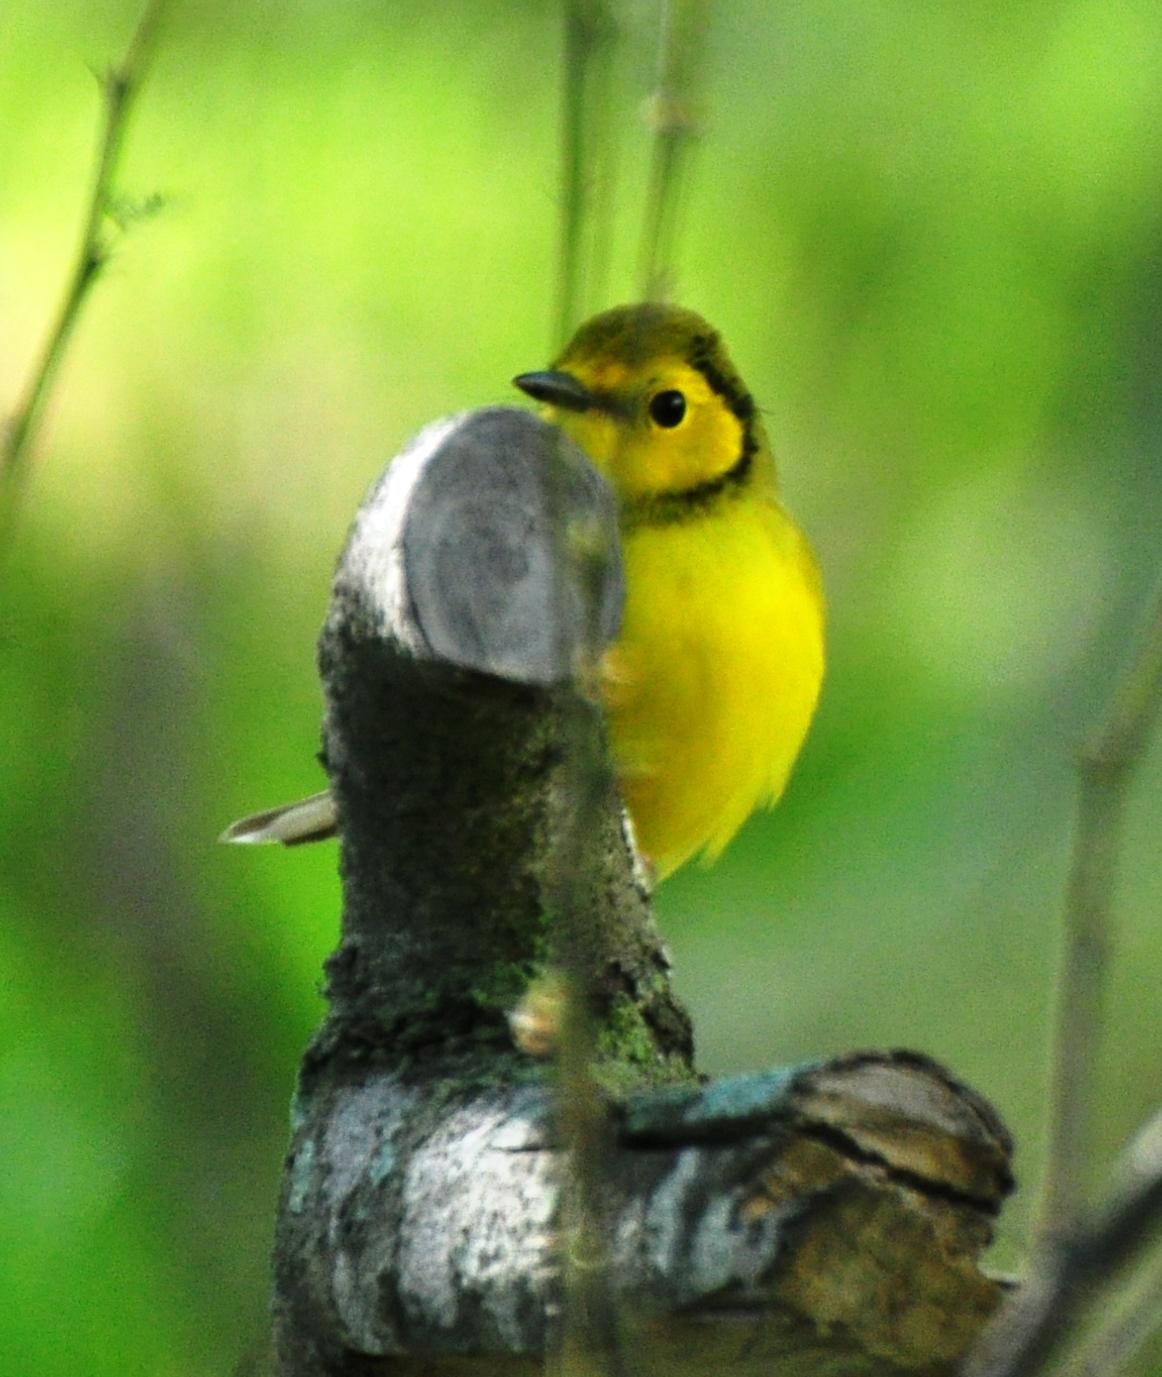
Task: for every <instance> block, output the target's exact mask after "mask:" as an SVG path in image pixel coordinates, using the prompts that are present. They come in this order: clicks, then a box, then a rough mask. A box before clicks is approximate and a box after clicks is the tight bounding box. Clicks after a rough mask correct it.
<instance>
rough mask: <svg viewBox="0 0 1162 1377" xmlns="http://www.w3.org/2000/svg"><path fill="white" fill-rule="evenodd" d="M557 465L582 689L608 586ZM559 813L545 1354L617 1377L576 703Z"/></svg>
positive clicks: (555, 496)
mask: <svg viewBox="0 0 1162 1377" xmlns="http://www.w3.org/2000/svg"><path fill="white" fill-rule="evenodd" d="M564 472H565V470H564V466H563V465H561V464H554V465H551V466H550V468H549V482H548V485H547V488H546V496H547V499H548V509H549V512H550V514H551V530H552V532H553V544H554V547H555V548H554V554H555V567H556V568H557V569H558V570H559V571H562V572H561V573H560V574H559V575H558V577H557V578H556V580H555V582H554V591H555V594H556V596H555V599H554V602H555V608H554V611H555V619H556V622H557V625H558V626H559V628H560V632H561V635H562V636H564V634H565V629H566V628H567V626H568V625H569V615H568V602H567V598H568V591H569V590H568V585H567V583H566V580H565V577H564V572H563V571H565V570H567V569H569V568H575V567H577V565H578V564H580V567H581V570H582V577H581V585H582V588H581V591H582V597H583V616H584V628H583V634H582V637H581V647H582V649H581V655H582V663H581V664H580V665H578V666H577V669H578V671H579V672H580V675H581V678H582V682H586V681H590V682H592V681H593V680H595V678H596V675H597V672H598V663H599V660H600V656H601V654H602V652H603V650H604V649H605V639H606V638H605V637H604V636H603V635H602V630H601V616H600V590H601V588H602V586H603V585H604V584H605V583H606V582H607V581H608V576H609V570H608V566H607V557H606V552H605V550H604V549H603V547H602V545H601V543H600V542H599V541H596V540H595V539H593V536H594V535H595V534H596V533H595V532H594V533H589V532H586V531H584V530H581V529H570V524H569V522H568V520H567V517H566V506H565V500H564V499H565V493H564V489H563V479H564ZM559 742H560V750H561V756H562V766H561V779H562V788H561V796H562V816H561V820H560V830H559V833H558V835H557V837H556V839H555V843H554V845H553V847H552V850H551V853H550V857H549V867H548V874H547V877H546V898H547V902H548V905H549V910H550V912H551V913H552V915H553V919H554V938H553V959H554V962H555V963H556V966H557V971H558V975H559V979H560V991H561V994H562V1000H561V1026H560V1028H559V1029H558V1030H557V1044H556V1052H557V1076H558V1085H557V1102H558V1104H557V1108H558V1114H559V1116H560V1124H561V1130H562V1135H563V1139H564V1142H565V1143H566V1144H567V1145H568V1148H569V1180H568V1188H567V1190H566V1192H565V1194H564V1201H563V1228H562V1238H563V1240H564V1254H563V1257H562V1264H563V1265H562V1276H563V1281H564V1300H565V1309H564V1316H563V1324H562V1331H561V1342H560V1346H559V1349H558V1352H557V1354H556V1355H555V1360H556V1362H555V1370H556V1373H557V1374H558V1377H572V1375H573V1374H577V1377H581V1374H584V1377H598V1374H601V1373H605V1374H608V1377H623V1374H624V1373H625V1372H626V1371H627V1369H626V1367H625V1365H624V1362H623V1358H622V1353H621V1342H620V1337H619V1332H620V1319H619V1315H618V1307H617V1301H616V1298H615V1295H614V1286H613V1281H612V1250H613V1230H612V1221H611V1217H610V1202H609V1199H608V1194H607V1190H606V1183H607V1182H608V1181H609V1179H610V1166H609V1163H610V1160H611V1158H612V1153H613V1149H614V1133H613V1124H612V1122H611V1119H610V1115H609V1112H608V1108H607V1105H606V1102H605V1098H604V1096H603V1095H602V1093H601V1089H600V1087H599V1085H598V1082H597V1078H596V1076H595V1074H594V1066H595V1064H596V1062H597V1060H598V1054H599V1048H598V1042H597V1025H596V1022H595V1019H594V1004H595V1000H596V997H597V993H598V992H597V991H596V990H595V989H594V975H593V969H594V965H593V951H592V947H593V937H594V935H593V932H592V929H591V927H590V926H589V925H588V924H587V922H586V919H585V913H584V905H583V892H584V886H583V884H582V877H583V874H584V867H585V864H586V838H587V837H590V836H592V835H593V834H594V832H595V831H596V830H597V828H598V825H599V822H600V818H601V814H602V810H603V808H605V807H608V799H609V794H610V787H611V781H610V765H609V758H608V751H607V748H606V742H605V733H604V726H603V718H602V715H601V712H600V710H599V708H598V706H597V704H596V703H592V702H588V701H586V700H585V699H583V698H581V697H580V696H578V695H573V696H572V697H571V698H570V699H569V700H567V702H566V704H565V706H564V709H563V711H562V714H561V718H560V725H559Z"/></svg>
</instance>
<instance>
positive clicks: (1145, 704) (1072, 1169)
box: [1035, 589, 1162, 1251]
mask: <svg viewBox="0 0 1162 1377" xmlns="http://www.w3.org/2000/svg"><path fill="white" fill-rule="evenodd" d="M1160 707H1162V589H1159V592H1158V593H1157V594H1156V596H1155V600H1154V606H1153V609H1152V612H1151V615H1150V618H1149V621H1148V623H1147V627H1146V631H1145V636H1144V638H1143V640H1142V643H1141V645H1140V648H1139V650H1138V653H1137V655H1136V656H1135V657H1134V659H1133V661H1132V662H1131V663H1130V664H1129V665H1128V666H1127V668H1126V670H1125V671H1124V673H1123V675H1122V678H1121V679H1120V680H1119V682H1118V683H1117V685H1116V686H1115V689H1114V692H1113V694H1112V695H1111V698H1110V701H1109V706H1108V707H1107V709H1106V713H1105V716H1104V718H1103V720H1102V721H1101V722H1100V723H1099V725H1098V727H1097V730H1096V731H1095V732H1094V733H1093V735H1092V736H1091V737H1090V739H1089V740H1088V741H1087V742H1086V744H1085V746H1084V748H1083V750H1082V753H1081V759H1080V790H1079V798H1078V819H1077V829H1076V834H1075V837H1074V843H1073V856H1072V861H1071V865H1070V875H1069V881H1068V886H1067V890H1066V898H1065V920H1064V929H1065V930H1064V952H1063V958H1062V972H1061V979H1060V983H1059V987H1058V988H1059V994H1058V1009H1057V1030H1056V1036H1055V1038H1054V1054H1055V1064H1054V1068H1053V1089H1052V1103H1051V1106H1050V1135H1049V1143H1050V1146H1049V1160H1048V1164H1047V1167H1046V1179H1045V1185H1044V1188H1043V1193H1042V1197H1041V1207H1040V1215H1039V1219H1038V1225H1037V1229H1036V1234H1035V1237H1036V1244H1035V1251H1040V1250H1043V1249H1046V1248H1052V1247H1053V1246H1055V1244H1056V1243H1058V1242H1060V1241H1061V1240H1063V1239H1065V1238H1066V1237H1068V1235H1069V1234H1070V1233H1071V1232H1072V1230H1073V1227H1074V1225H1075V1223H1076V1220H1077V1218H1078V1217H1079V1215H1080V1213H1081V1210H1082V1208H1083V1202H1084V1196H1085V1181H1084V1174H1085V1167H1086V1164H1087V1162H1089V1160H1090V1159H1091V1155H1092V1141H1093V1135H1092V1127H1091V1119H1092V1112H1093V1110H1092V1106H1093V1078H1094V1066H1095V1063H1096V1060H1097V1058H1096V1051H1097V1046H1098V1042H1099V1035H1100V1024H1101V1017H1102V1006H1103V994H1104V988H1105V972H1106V966H1107V963H1108V949H1109V941H1110V937H1109V927H1110V912H1111V908H1112V900H1113V890H1114V885H1115V881H1116V877H1117V861H1118V854H1119V851H1120V848H1121V842H1122V824H1123V818H1124V814H1125V805H1126V799H1127V796H1128V790H1129V784H1130V780H1131V777H1132V775H1133V772H1134V768H1135V766H1136V765H1137V764H1138V762H1139V760H1140V759H1141V757H1142V753H1143V751H1144V749H1145V746H1146V743H1147V740H1148V739H1149V736H1150V733H1151V731H1152V730H1153V727H1154V723H1155V721H1156V720H1157V717H1158V712H1159V708H1160Z"/></svg>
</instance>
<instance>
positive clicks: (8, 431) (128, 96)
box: [0, 0, 165, 550]
mask: <svg viewBox="0 0 1162 1377" xmlns="http://www.w3.org/2000/svg"><path fill="white" fill-rule="evenodd" d="M164 5H165V0H146V3H145V6H144V8H143V9H142V11H141V15H140V18H139V19H138V21H137V26H136V28H135V29H134V31H133V36H132V37H131V38H130V40H129V46H128V47H127V48H126V50H125V53H124V56H123V57H122V59H121V61H120V62H119V63H118V64H117V65H116V66H114V67H111V68H110V69H109V71H108V72H106V73H105V75H104V76H103V77H102V79H101V93H102V99H103V102H104V113H103V116H102V120H101V128H100V133H99V136H98V140H97V152H96V158H95V160H94V165H93V181H92V189H91V191H90V193H89V200H88V203H87V206H86V210H85V218H84V221H83V224H82V227H81V238H80V244H79V246H78V250H77V256H76V259H75V261H74V263H73V268H72V272H71V273H70V275H69V278H68V281H67V282H66V285H65V289H64V293H63V295H62V298H61V302H60V305H59V306H58V308H57V312H56V316H55V319H54V320H53V322H52V325H51V327H50V328H49V331H48V334H47V336H46V338H45V341H44V344H43V346H42V348H41V351H40V354H39V356H38V358H37V360H36V362H35V363H34V365H33V367H32V371H31V373H30V374H29V377H28V380H27V383H26V384H25V388H24V392H23V394H22V396H21V398H20V400H19V401H18V402H17V404H16V406H15V408H14V410H13V411H12V413H11V415H10V416H9V417H8V419H7V421H6V422H5V424H4V426H3V433H2V434H0V550H3V549H5V548H6V547H7V545H8V543H9V538H10V536H11V531H12V527H13V523H14V521H15V519H16V514H17V510H18V507H19V503H20V495H21V492H22V489H23V485H24V480H25V477H26V474H27V470H28V461H29V454H30V452H31V447H32V442H33V440H34V439H35V437H36V430H37V426H38V424H39V421H40V418H41V416H42V414H43V412H44V407H45V403H46V401H47V398H48V395H49V391H50V389H51V387H52V383H53V379H54V377H55V376H56V373H57V369H58V368H59V366H60V362H61V359H62V358H63V356H64V352H65V349H66V348H67V347H68V343H69V340H70V338H71V337H72V333H73V330H74V328H75V326H76V323H77V319H78V317H79V316H80V313H81V308H82V307H83V305H84V303H85V300H86V298H87V296H88V294H89V290H90V288H91V287H92V286H93V283H94V282H95V281H96V279H97V277H98V276H99V274H100V272H101V269H102V268H103V267H104V266H105V263H106V262H107V261H108V258H109V245H108V243H107V242H106V240H105V237H104V225H105V218H106V216H107V215H108V214H109V211H110V206H111V201H112V195H113V181H114V178H115V176H116V172H117V165H118V161H119V158H120V155H121V149H122V145H123V143H124V139H125V131H126V128H127V125H128V121H129V114H130V111H131V109H132V107H133V102H134V99H135V97H136V95H137V92H138V91H139V90H140V88H141V83H142V79H143V77H144V74H145V68H146V64H147V62H148V59H149V55H150V53H151V51H152V47H153V39H154V34H155V32H156V29H157V23H158V19H159V17H160V15H161V11H162V9H163V8H164Z"/></svg>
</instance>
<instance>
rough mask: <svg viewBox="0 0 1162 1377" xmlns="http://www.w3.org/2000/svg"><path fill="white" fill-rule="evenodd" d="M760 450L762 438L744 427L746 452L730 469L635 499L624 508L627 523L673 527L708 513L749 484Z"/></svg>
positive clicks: (744, 447) (624, 521)
mask: <svg viewBox="0 0 1162 1377" xmlns="http://www.w3.org/2000/svg"><path fill="white" fill-rule="evenodd" d="M757 453H758V441H757V440H756V439H755V437H754V435H753V434H752V433H751V431H750V430H749V428H744V430H743V441H742V452H741V453H740V454H739V456H738V458H737V459H736V460H735V461H734V463H733V464H732V465H731V466H730V468H728V469H726V470H725V471H724V472H722V473H720V474H717V475H716V476H715V477H714V478H708V479H707V480H706V482H705V483H699V484H697V485H696V486H695V487H693V488H682V489H679V490H678V491H676V492H658V493H650V494H649V495H647V496H645V497H637V498H634V499H633V501H631V502H628V503H626V505H625V506H624V507H623V508H622V518H621V519H622V523H623V525H626V526H631V527H632V526H669V525H672V524H673V523H674V522H677V521H689V520H691V519H692V518H694V517H698V516H702V515H704V514H705V513H706V512H708V511H710V510H711V509H712V508H713V507H714V506H715V505H716V504H717V503H718V502H719V501H720V500H722V499H724V498H726V497H728V496H729V495H730V494H731V493H737V492H741V491H742V490H743V488H745V487H746V484H747V480H748V479H749V477H750V475H751V471H752V470H753V468H754V458H755V455H756V454H757Z"/></svg>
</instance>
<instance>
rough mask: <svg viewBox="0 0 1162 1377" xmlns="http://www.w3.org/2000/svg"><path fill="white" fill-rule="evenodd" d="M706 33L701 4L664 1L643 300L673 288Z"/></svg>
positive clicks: (643, 247)
mask: <svg viewBox="0 0 1162 1377" xmlns="http://www.w3.org/2000/svg"><path fill="white" fill-rule="evenodd" d="M706 29H707V24H706V4H705V0H662V27H661V42H660V44H659V51H658V83H657V89H656V90H655V92H654V94H653V96H652V97H651V99H650V103H649V113H650V119H651V122H652V124H653V129H654V150H653V157H652V160H651V165H650V181H649V191H648V193H647V199H646V211H645V217H644V220H643V224H642V243H641V267H640V279H641V284H642V285H641V290H642V299H643V300H644V301H653V300H661V299H663V298H664V297H665V296H666V295H667V294H668V291H669V289H670V288H671V286H672V284H673V266H674V265H673V252H674V238H675V234H676V230H677V221H678V206H679V201H680V197H681V189H682V178H683V172H684V170H685V165H686V163H687V161H688V155H689V151H690V148H691V145H692V143H693V141H694V138H695V137H696V135H697V133H698V114H697V87H698V77H699V75H700V62H701V58H702V55H703V53H704V51H705V40H706Z"/></svg>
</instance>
